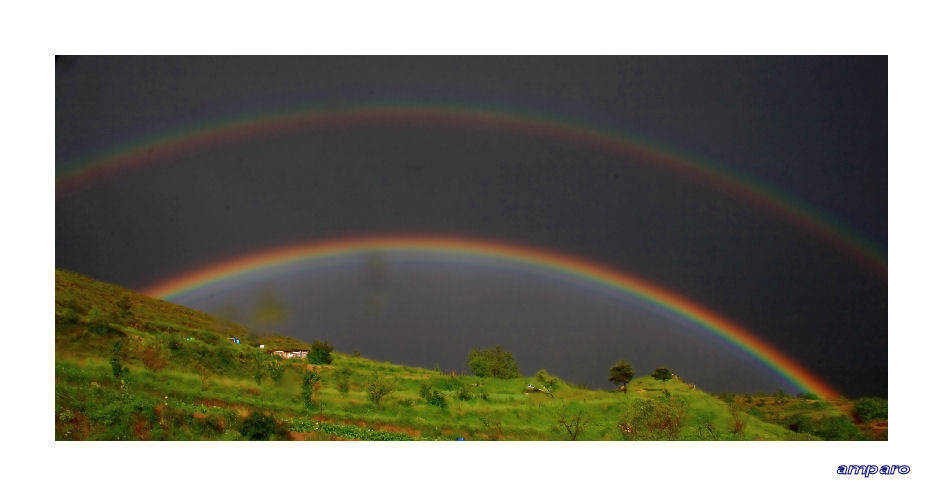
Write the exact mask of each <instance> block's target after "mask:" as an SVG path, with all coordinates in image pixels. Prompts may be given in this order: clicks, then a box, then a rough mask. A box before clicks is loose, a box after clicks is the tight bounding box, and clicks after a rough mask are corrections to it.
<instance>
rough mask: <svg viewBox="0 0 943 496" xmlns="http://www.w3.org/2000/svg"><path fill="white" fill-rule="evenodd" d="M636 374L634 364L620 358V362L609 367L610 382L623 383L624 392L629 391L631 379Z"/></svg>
mask: <svg viewBox="0 0 943 496" xmlns="http://www.w3.org/2000/svg"><path fill="white" fill-rule="evenodd" d="M634 376H635V371H634V370H632V366H631V365H629V364H628V362H626V361H625V360H619V362H618V363H616V364H615V365H613V366H612V367H611V368H610V369H609V382H611V383H613V384H619V383H622V392H623V393H628V392H629V381H631V380H632V377H634Z"/></svg>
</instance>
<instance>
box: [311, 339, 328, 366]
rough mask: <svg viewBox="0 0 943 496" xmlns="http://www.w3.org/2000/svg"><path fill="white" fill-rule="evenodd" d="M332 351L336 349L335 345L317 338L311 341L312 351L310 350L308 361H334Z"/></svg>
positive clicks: (314, 362) (315, 362) (316, 362)
mask: <svg viewBox="0 0 943 496" xmlns="http://www.w3.org/2000/svg"><path fill="white" fill-rule="evenodd" d="M332 351H334V347H333V346H331V345H329V344H327V341H324V342H321V341H317V340H315V341H314V342H312V343H311V351H309V352H308V363H313V364H329V363H331V362H333V361H334V358H333V357H332V356H331V352H332Z"/></svg>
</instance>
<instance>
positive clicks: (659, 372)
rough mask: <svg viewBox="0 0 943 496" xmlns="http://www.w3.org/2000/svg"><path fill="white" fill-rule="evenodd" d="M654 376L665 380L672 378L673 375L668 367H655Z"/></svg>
mask: <svg viewBox="0 0 943 496" xmlns="http://www.w3.org/2000/svg"><path fill="white" fill-rule="evenodd" d="M652 377H654V378H655V379H658V380H659V381H663V382H664V381H668V380H671V377H672V375H671V371H670V370H668V369H666V368H665V367H659V368H657V369H655V371H654V372H652Z"/></svg>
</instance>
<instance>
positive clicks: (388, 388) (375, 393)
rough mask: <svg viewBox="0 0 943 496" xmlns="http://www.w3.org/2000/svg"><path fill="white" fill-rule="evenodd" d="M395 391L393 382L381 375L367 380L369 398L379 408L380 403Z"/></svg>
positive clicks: (374, 375) (375, 375)
mask: <svg viewBox="0 0 943 496" xmlns="http://www.w3.org/2000/svg"><path fill="white" fill-rule="evenodd" d="M395 389H396V385H395V384H394V383H393V381H391V380H390V379H387V378H385V377H383V376H381V375H379V374H373V376H372V377H370V379H369V380H367V397H368V398H369V399H370V401H372V402H373V404H375V405H377V406H379V405H380V401H382V400H383V397H385V396H387V395H388V394H390V393H392V392H393V391H394V390H395Z"/></svg>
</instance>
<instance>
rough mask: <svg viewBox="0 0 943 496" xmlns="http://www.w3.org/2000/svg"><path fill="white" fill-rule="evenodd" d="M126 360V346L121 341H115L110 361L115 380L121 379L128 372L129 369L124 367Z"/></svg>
mask: <svg viewBox="0 0 943 496" xmlns="http://www.w3.org/2000/svg"><path fill="white" fill-rule="evenodd" d="M125 358H126V353H125V351H124V346H123V345H122V344H121V341H115V342H114V343H113V344H112V345H111V358H109V359H108V363H109V364H111V374H112V375H114V376H115V379H121V378H122V376H124V374H125V373H127V372H128V367H127V366H124V365H123V364H124V361H125Z"/></svg>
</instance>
